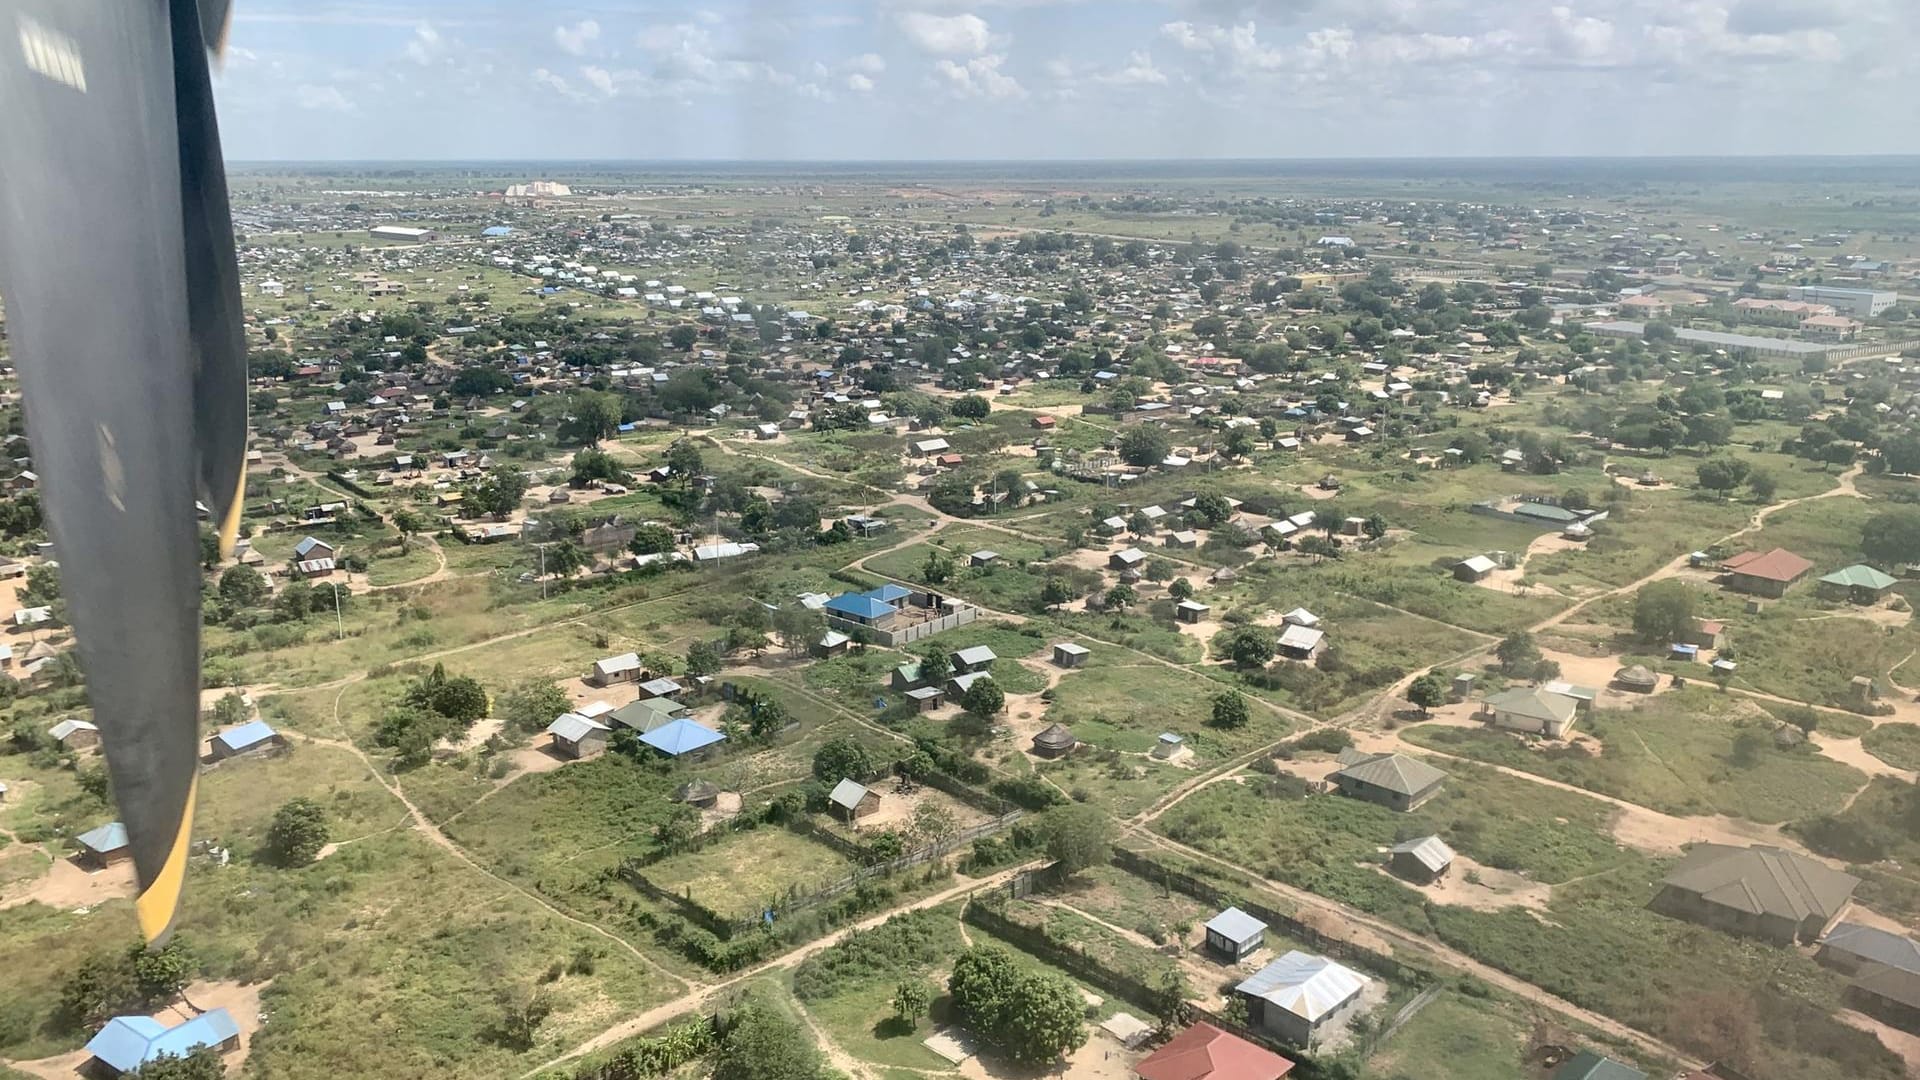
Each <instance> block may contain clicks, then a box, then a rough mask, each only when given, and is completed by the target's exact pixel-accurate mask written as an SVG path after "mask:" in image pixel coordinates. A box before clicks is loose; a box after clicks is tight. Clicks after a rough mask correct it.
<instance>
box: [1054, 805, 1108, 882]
mask: <svg viewBox="0 0 1920 1080" xmlns="http://www.w3.org/2000/svg"><path fill="white" fill-rule="evenodd" d="M1040 824H1041V829H1042V831H1043V832H1044V833H1045V835H1046V838H1047V856H1048V857H1049V858H1051V859H1053V860H1054V862H1055V863H1057V864H1058V868H1059V870H1060V872H1061V873H1063V874H1067V875H1073V874H1077V873H1079V872H1080V871H1082V870H1087V869H1091V868H1092V867H1095V866H1099V865H1101V864H1103V863H1105V862H1106V861H1107V856H1108V855H1109V854H1110V853H1111V851H1112V848H1113V819H1112V818H1111V817H1109V816H1108V815H1107V812H1106V811H1105V810H1104V809H1102V808H1100V807H1098V806H1094V805H1093V804H1091V803H1068V804H1067V805H1065V806H1059V807H1055V808H1054V809H1052V810H1049V811H1047V813H1046V815H1045V817H1044V818H1043V819H1042V821H1041V823H1040Z"/></svg>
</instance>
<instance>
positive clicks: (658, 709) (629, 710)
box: [596, 698, 687, 735]
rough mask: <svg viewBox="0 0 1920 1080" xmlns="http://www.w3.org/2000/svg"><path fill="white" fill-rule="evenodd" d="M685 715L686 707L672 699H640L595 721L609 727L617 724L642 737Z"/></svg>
mask: <svg viewBox="0 0 1920 1080" xmlns="http://www.w3.org/2000/svg"><path fill="white" fill-rule="evenodd" d="M686 715H687V708H686V706H684V705H682V704H680V703H679V702H677V701H675V700H673V699H672V698H641V699H639V700H638V701H629V702H627V703H626V704H625V705H622V706H620V707H619V708H617V709H615V710H613V711H612V712H610V713H608V714H607V715H606V716H605V717H604V718H596V719H600V721H601V723H604V724H607V725H609V726H611V725H614V724H618V725H620V726H621V727H626V728H632V729H633V730H634V731H638V732H640V733H641V734H643V735H644V734H646V733H647V732H649V731H652V730H654V729H655V728H660V727H665V726H666V725H667V724H669V723H671V722H672V721H674V720H678V719H680V718H681V717H683V716H686Z"/></svg>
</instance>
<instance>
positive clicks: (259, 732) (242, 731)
mask: <svg viewBox="0 0 1920 1080" xmlns="http://www.w3.org/2000/svg"><path fill="white" fill-rule="evenodd" d="M285 745H287V740H286V737H285V736H283V735H281V734H280V733H279V732H277V731H275V730H273V728H272V727H271V726H269V725H268V724H267V722H266V721H265V720H253V721H249V722H248V723H245V724H241V725H240V726H239V727H234V728H228V729H227V730H226V731H222V732H220V733H219V734H217V735H215V736H214V737H213V738H211V739H208V740H207V756H208V757H209V758H211V759H213V760H214V761H222V760H224V759H226V758H230V757H235V756H238V755H240V754H252V753H258V752H261V751H265V750H273V749H277V748H279V747H283V746H285Z"/></svg>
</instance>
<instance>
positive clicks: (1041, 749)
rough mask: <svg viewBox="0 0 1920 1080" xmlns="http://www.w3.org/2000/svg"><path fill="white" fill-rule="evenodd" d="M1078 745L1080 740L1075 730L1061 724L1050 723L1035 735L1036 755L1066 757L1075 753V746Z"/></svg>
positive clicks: (1034, 747)
mask: <svg viewBox="0 0 1920 1080" xmlns="http://www.w3.org/2000/svg"><path fill="white" fill-rule="evenodd" d="M1078 745H1080V740H1078V739H1076V738H1074V737H1073V732H1071V731H1068V730H1067V729H1066V728H1065V727H1062V726H1061V725H1059V724H1049V725H1047V727H1046V728H1045V729H1044V730H1043V731H1041V732H1040V733H1039V734H1038V735H1035V736H1034V737H1033V752H1034V755H1035V756H1036V757H1043V758H1057V757H1065V756H1067V755H1068V754H1071V753H1073V748H1074V747H1076V746H1078Z"/></svg>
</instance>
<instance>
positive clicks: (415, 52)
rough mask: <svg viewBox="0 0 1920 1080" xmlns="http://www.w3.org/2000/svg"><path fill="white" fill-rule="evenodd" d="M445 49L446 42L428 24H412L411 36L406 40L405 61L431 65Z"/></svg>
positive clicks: (430, 24)
mask: <svg viewBox="0 0 1920 1080" xmlns="http://www.w3.org/2000/svg"><path fill="white" fill-rule="evenodd" d="M445 49H446V40H445V39H444V38H442V37H441V36H440V31H438V30H435V29H434V28H433V24H432V23H429V22H418V23H415V24H414V27H413V36H412V37H411V38H408V39H407V59H409V60H411V61H413V62H414V63H416V64H422V65H425V64H431V63H433V62H434V60H436V59H437V58H438V57H439V56H440V54H441V53H442V52H443V51H445Z"/></svg>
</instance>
